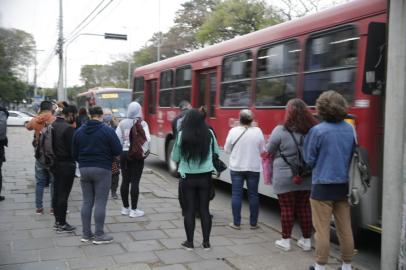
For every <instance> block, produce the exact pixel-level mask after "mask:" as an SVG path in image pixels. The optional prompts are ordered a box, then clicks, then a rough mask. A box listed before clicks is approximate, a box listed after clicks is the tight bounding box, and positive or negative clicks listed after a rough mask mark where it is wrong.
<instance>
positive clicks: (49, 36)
mask: <svg viewBox="0 0 406 270" xmlns="http://www.w3.org/2000/svg"><path fill="white" fill-rule="evenodd" d="M186 1H187V0H63V18H64V22H63V27H64V31H63V32H64V37H65V38H69V37H70V34H71V33H72V31H73V30H74V29H75V28H76V27H77V26H78V25H79V24H80V23H81V22H82V21H83V19H85V18H86V17H87V16H88V15H89V14H90V13H91V11H92V10H93V9H95V8H96V6H98V5H99V4H101V5H100V8H99V9H98V10H100V9H101V8H102V7H104V6H106V5H107V7H106V8H105V9H104V11H102V12H101V13H100V14H99V15H97V16H96V18H95V19H94V20H93V21H92V22H91V23H90V24H89V25H88V26H87V27H86V28H84V29H83V30H82V31H80V33H91V34H104V33H118V34H126V35H127V37H128V40H127V41H122V40H106V39H104V38H103V37H99V36H88V35H81V36H79V37H78V38H77V39H75V40H74V41H72V42H71V43H70V44H69V45H68V47H67V64H66V69H67V73H66V74H67V76H66V82H67V85H68V86H74V85H82V84H83V82H81V81H80V69H81V66H82V65H86V64H109V63H111V62H113V61H115V60H119V59H122V58H123V56H128V55H129V54H130V52H134V51H136V50H138V49H140V48H141V47H142V46H144V45H146V43H147V41H148V40H149V39H150V38H151V36H152V34H153V33H154V32H158V31H159V30H160V31H162V32H166V31H167V30H169V28H170V27H171V26H173V25H174V18H175V12H176V11H178V10H179V9H181V4H182V3H184V2H186ZM312 1H313V0H312ZM336 1H337V0H336ZM340 1H346V0H338V1H337V2H340ZM267 2H268V4H274V5H275V4H276V5H278V4H280V3H281V0H268V1H267ZM316 2H318V3H323V4H326V3H327V2H329V3H332V2H334V0H317V1H316ZM96 13H97V12H96ZM91 17H93V16H91ZM58 18H59V0H0V26H2V27H7V28H17V29H21V30H24V31H26V32H28V33H31V34H32V35H33V36H34V39H35V41H36V45H37V63H38V65H37V71H38V73H37V74H38V77H37V85H38V86H40V87H55V86H56V85H57V82H58V59H57V57H56V56H55V55H54V54H53V52H54V47H55V44H56V42H57V38H58ZM52 55H54V57H52V58H51V56H52ZM50 59H52V61H49V60H50ZM34 69H35V68H34V65H31V66H30V67H29V68H28V72H27V74H26V76H25V77H26V78H25V79H26V80H27V81H28V82H29V83H33V80H34V79H33V78H34Z"/></svg>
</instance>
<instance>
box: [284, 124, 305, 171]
mask: <svg viewBox="0 0 406 270" xmlns="http://www.w3.org/2000/svg"><path fill="white" fill-rule="evenodd" d="M286 130H287V131H288V132H289V134H290V136H291V137H292V139H293V141H294V142H295V145H296V158H295V160H294V161H292V162H289V161H288V159H287V158H286V156H285V155H283V153H282V151H281V149H280V148H279V152H280V155H281V157H282V159H283V160H284V161H285V162H286V164H288V166H289V167H290V169H291V170H292V174H293V177H300V178H305V177H309V176H311V175H312V168H311V167H310V166H309V165H307V164H306V162H305V161H304V158H303V136H301V140H300V142H298V141H297V140H296V138H295V135H293V133H292V131H290V130H289V129H286Z"/></svg>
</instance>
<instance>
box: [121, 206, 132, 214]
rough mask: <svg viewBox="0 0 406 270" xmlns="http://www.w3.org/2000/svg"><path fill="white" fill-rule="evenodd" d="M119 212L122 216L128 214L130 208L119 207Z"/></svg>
mask: <svg viewBox="0 0 406 270" xmlns="http://www.w3.org/2000/svg"><path fill="white" fill-rule="evenodd" d="M121 214H122V215H123V216H128V215H129V214H130V208H125V207H121Z"/></svg>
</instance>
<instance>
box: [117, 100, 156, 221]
mask: <svg viewBox="0 0 406 270" xmlns="http://www.w3.org/2000/svg"><path fill="white" fill-rule="evenodd" d="M136 121H141V125H142V127H143V129H144V132H145V137H146V138H147V141H148V142H150V141H151V136H150V134H149V128H148V124H147V123H146V122H145V121H144V120H142V108H141V105H140V104H139V103H138V102H135V101H134V102H131V103H130V104H129V105H128V110H127V118H125V119H123V120H121V122H120V124H119V125H118V127H117V129H116V134H117V136H118V138H119V139H120V142H121V145H122V146H123V153H122V154H121V157H120V167H121V173H122V177H123V180H122V182H121V187H120V192H121V200H122V201H123V207H122V209H121V214H122V215H129V216H130V217H132V218H134V217H142V216H143V215H144V211H142V210H140V209H138V196H139V186H140V180H141V175H142V171H143V169H144V160H143V159H129V158H128V150H129V149H130V130H131V128H132V127H133V125H134V124H135V123H136ZM130 185H131V190H130V194H131V208H130V204H129V202H128V192H129V189H130Z"/></svg>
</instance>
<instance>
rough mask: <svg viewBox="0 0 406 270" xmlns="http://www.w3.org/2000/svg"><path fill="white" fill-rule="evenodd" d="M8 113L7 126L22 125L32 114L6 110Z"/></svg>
mask: <svg viewBox="0 0 406 270" xmlns="http://www.w3.org/2000/svg"><path fill="white" fill-rule="evenodd" d="M8 113H9V116H8V119H7V126H24V125H25V124H26V123H28V122H29V121H30V120H31V119H32V116H29V115H27V114H25V113H22V112H19V111H8Z"/></svg>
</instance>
